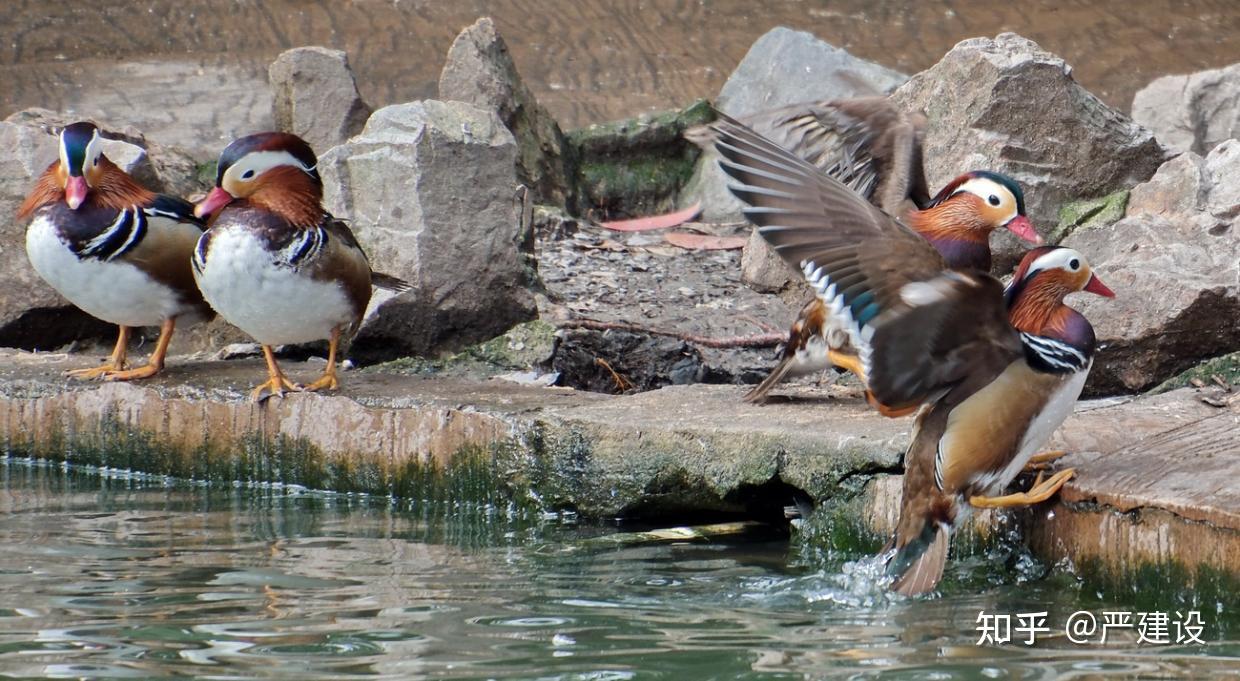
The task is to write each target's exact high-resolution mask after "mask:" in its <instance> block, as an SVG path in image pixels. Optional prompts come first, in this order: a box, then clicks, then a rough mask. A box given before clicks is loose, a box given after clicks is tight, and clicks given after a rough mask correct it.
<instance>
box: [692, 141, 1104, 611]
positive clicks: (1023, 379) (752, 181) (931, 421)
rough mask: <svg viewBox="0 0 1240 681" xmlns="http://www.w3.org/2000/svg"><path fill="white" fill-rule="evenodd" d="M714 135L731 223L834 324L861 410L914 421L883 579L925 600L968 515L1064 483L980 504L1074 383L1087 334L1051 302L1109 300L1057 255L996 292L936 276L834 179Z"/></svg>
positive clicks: (972, 281) (1032, 446)
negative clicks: (739, 208)
mask: <svg viewBox="0 0 1240 681" xmlns="http://www.w3.org/2000/svg"><path fill="white" fill-rule="evenodd" d="M713 126H714V128H715V131H716V133H717V134H718V140H717V142H716V147H717V148H718V149H719V152H720V154H721V155H722V157H723V160H721V161H720V165H721V166H722V167H723V169H724V171H725V172H726V173H727V174H728V175H730V176H731V177H732V178H733V179H735V180H737V181H738V182H740V185H739V186H735V185H734V186H733V187H732V191H733V193H735V194H736V195H737V197H739V198H740V199H741V200H742V201H744V202H745V203H747V204H749V206H750V207H749V208H747V209H746V211H745V215H746V217H748V218H749V219H750V220H751V221H752V222H753V223H754V224H756V225H757V226H758V231H759V233H760V234H761V235H762V236H763V238H765V239H766V240H767V241H768V242H770V243H771V245H772V246H773V247H774V248H775V250H776V251H777V252H778V253H779V254H780V255H781V256H782V257H783V258H784V259H785V260H787V261H788V262H790V263H793V264H795V265H797V266H798V267H800V268H801V269H802V271H804V272H805V273H806V277H807V279H808V280H809V282H810V285H811V286H812V287H813V288H814V290H815V291H816V293H817V294H818V295H819V296H820V297H821V298H822V299H823V300H824V301H825V302H826V303H827V305H828V306H829V309H830V310H831V311H832V313H833V314H834V315H835V316H836V317H837V318H839V319H841V320H842V321H843V322H844V323H845V325H846V329H845V330H846V332H847V334H848V338H849V341H850V343H851V344H852V346H853V347H855V348H857V350H858V361H859V364H860V366H861V369H862V371H863V375H864V376H865V377H866V378H867V380H868V385H869V390H870V393H871V395H872V396H873V398H874V399H875V400H876V401H877V402H878V403H880V404H882V405H886V406H888V407H889V408H894V409H919V413H918V417H917V421H916V424H915V426H914V429H913V439H912V443H911V444H910V446H909V449H908V451H907V452H906V454H905V457H904V464H905V471H906V472H905V476H904V493H903V500H902V502H901V511H900V520H899V523H898V524H897V529H896V533H895V537H894V538H893V540H892V545H891V548H894V549H895V552H894V554H893V555H892V557H891V558H890V560H889V562H888V572H889V574H891V575H892V576H893V577H894V578H895V580H894V582H893V584H892V588H893V589H895V590H896V591H898V592H900V593H904V594H917V593H924V592H926V591H929V590H931V589H933V588H934V587H935V585H937V584H938V581H939V579H940V578H941V577H942V574H943V567H944V565H945V563H946V560H947V547H948V542H949V537H950V534H951V529H952V528H953V527H954V526H955V524H956V523H957V522H958V521H959V520H960V518H961V517H962V516H963V514H964V513H966V512H967V510H968V508H969V506H970V505H972V506H979V507H1007V506H1018V505H1025V504H1031V503H1037V502H1039V501H1042V500H1044V499H1046V498H1049V497H1050V496H1051V495H1052V494H1054V493H1055V492H1056V491H1057V490H1058V489H1059V487H1060V486H1062V485H1063V483H1064V482H1066V481H1067V479H1068V478H1069V477H1071V475H1072V471H1071V470H1065V471H1062V472H1060V473H1058V474H1056V475H1055V476H1053V477H1052V478H1051V479H1049V480H1046V481H1042V480H1041V479H1040V478H1039V480H1038V481H1037V482H1036V483H1035V485H1034V488H1033V489H1031V490H1030V491H1029V492H1027V493H1021V494H1014V495H1009V496H1005V497H994V496H991V495H993V494H996V493H997V492H999V491H1000V490H1002V489H1004V488H1005V487H1006V486H1007V485H1008V484H1010V483H1011V482H1012V480H1013V479H1014V478H1015V477H1016V475H1017V474H1019V473H1020V472H1021V471H1022V470H1023V469H1024V467H1025V466H1026V464H1028V463H1029V462H1030V460H1031V459H1033V456H1034V453H1035V452H1036V451H1037V449H1038V447H1040V446H1041V445H1042V444H1043V443H1044V442H1045V441H1046V440H1047V438H1049V437H1050V435H1051V434H1052V433H1053V432H1054V431H1055V429H1057V428H1058V427H1059V425H1060V424H1061V423H1062V422H1063V420H1064V419H1065V418H1066V417H1067V415H1068V414H1069V413H1071V411H1072V405H1073V404H1074V403H1075V402H1076V399H1077V397H1078V396H1079V395H1080V392H1081V388H1082V387H1083V386H1084V384H1085V378H1086V377H1087V376H1088V374H1089V369H1090V366H1091V365H1092V357H1093V351H1094V345H1095V339H1094V332H1093V328H1092V327H1091V326H1090V325H1089V322H1088V321H1087V320H1086V319H1085V317H1084V316H1082V315H1081V314H1080V313H1078V312H1076V311H1075V310H1073V309H1072V308H1070V307H1068V306H1066V305H1064V303H1063V300H1064V297H1065V296H1067V295H1068V294H1069V293H1072V292H1075V291H1082V290H1084V291H1089V292H1091V293H1096V294H1098V295H1102V296H1107V297H1111V296H1113V295H1114V294H1113V293H1112V292H1111V291H1110V289H1108V288H1107V287H1106V286H1105V285H1103V283H1102V282H1101V280H1099V279H1098V277H1096V276H1094V275H1093V273H1092V272H1091V270H1090V268H1089V264H1088V263H1087V262H1086V261H1085V258H1084V257H1083V256H1082V255H1081V254H1080V253H1078V252H1076V251H1074V250H1072V249H1068V248H1062V247H1043V248H1037V249H1034V250H1033V251H1030V252H1029V253H1028V254H1026V255H1025V257H1024V259H1023V260H1022V262H1021V266H1020V267H1019V268H1018V269H1017V271H1016V275H1015V277H1014V278H1013V280H1012V283H1011V284H1010V285H1009V286H1008V287H1007V289H1006V290H1005V289H1004V287H1003V286H1002V285H1001V284H1000V283H999V281H998V280H997V279H995V278H994V277H991V276H990V275H989V274H985V273H983V272H979V271H976V270H954V269H950V268H948V266H947V263H946V261H945V259H944V257H943V256H942V255H941V254H940V253H939V252H938V251H937V250H935V248H934V247H933V246H931V245H930V243H929V242H927V241H926V240H925V239H924V238H922V236H921V235H920V234H918V233H917V232H915V231H913V230H912V229H910V228H908V227H907V226H905V225H904V224H902V223H900V222H899V221H897V220H895V219H893V218H892V217H891V216H889V215H887V214H886V213H883V212H882V211H880V210H878V209H877V208H875V207H874V206H872V205H870V204H869V203H868V202H866V201H865V200H864V199H862V198H861V197H860V196H858V195H857V194H856V193H855V192H854V191H852V190H851V189H849V188H848V187H846V186H844V185H843V184H841V183H840V182H838V181H836V180H834V179H832V178H830V177H827V176H826V175H824V174H822V173H821V172H819V171H818V170H817V169H816V168H814V167H813V166H811V165H809V164H807V163H806V162H804V161H802V160H800V159H798V158H797V157H795V156H793V155H792V154H790V153H788V152H787V151H786V150H784V149H783V148H781V147H779V146H777V145H775V144H773V143H771V142H770V141H768V140H766V139H765V138H763V137H761V136H759V135H757V134H755V133H754V132H752V131H751V130H749V129H748V128H745V127H744V126H743V125H741V124H739V123H737V122H735V121H732V120H730V119H727V118H723V119H721V120H720V121H718V122H716V123H714V124H713Z"/></svg>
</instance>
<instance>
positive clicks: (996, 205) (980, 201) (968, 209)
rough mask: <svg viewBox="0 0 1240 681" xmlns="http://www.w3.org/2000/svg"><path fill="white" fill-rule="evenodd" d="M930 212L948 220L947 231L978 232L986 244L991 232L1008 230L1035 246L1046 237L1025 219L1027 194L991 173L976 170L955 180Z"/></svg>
mask: <svg viewBox="0 0 1240 681" xmlns="http://www.w3.org/2000/svg"><path fill="white" fill-rule="evenodd" d="M930 205H931V207H930V208H928V209H927V212H929V213H931V214H933V215H935V216H941V217H942V218H944V219H943V220H941V222H942V224H944V225H952V226H953V227H950V228H948V227H945V228H943V231H953V230H961V231H965V232H978V233H979V234H978V236H980V238H981V239H982V240H985V239H986V238H987V237H988V236H989V235H990V232H992V231H994V230H995V229H998V228H1000V227H1006V228H1007V229H1008V230H1009V231H1011V232H1012V233H1013V234H1015V235H1016V236H1018V237H1020V238H1021V239H1024V240H1025V241H1028V242H1029V243H1032V244H1035V245H1036V244H1040V243H1042V237H1040V236H1038V233H1037V231H1036V230H1034V228H1033V224H1032V223H1031V222H1029V218H1028V217H1026V216H1025V194H1024V192H1023V191H1021V188H1020V185H1019V184H1017V183H1016V181H1015V180H1013V179H1012V178H1010V177H1008V176H1007V175H1002V174H1000V173H994V172H990V171H988V170H974V171H972V172H969V173H965V174H964V175H961V176H960V177H957V178H956V179H954V180H952V181H951V182H950V183H949V184H948V185H947V186H946V187H944V188H943V190H942V191H940V192H939V193H938V195H937V196H936V197H934V198H933V199H931V201H930Z"/></svg>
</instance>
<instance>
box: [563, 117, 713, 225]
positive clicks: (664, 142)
mask: <svg viewBox="0 0 1240 681" xmlns="http://www.w3.org/2000/svg"><path fill="white" fill-rule="evenodd" d="M713 118H714V110H713V109H712V108H711V106H710V104H709V103H708V102H706V101H705V100H698V101H697V102H695V103H694V104H692V105H690V106H689V107H687V108H685V109H681V110H679V111H668V112H663V113H658V114H652V115H647V116H639V117H637V118H633V119H628V120H623V121H616V122H611V123H601V124H596V125H591V126H589V127H586V128H581V129H579V130H574V131H572V132H570V133H569V134H568V139H569V143H570V145H571V146H572V147H573V148H574V149H575V153H576V157H577V159H578V168H577V185H578V191H579V195H580V201H581V206H580V208H581V210H583V211H590V212H592V213H593V214H594V216H595V217H596V218H598V219H614V218H618V217H632V216H636V215H647V214H651V213H657V212H661V211H666V210H669V209H671V208H672V207H673V206H674V204H675V202H676V199H677V198H678V195H679V193H680V190H681V188H682V187H683V186H684V185H685V183H686V182H688V181H689V178H690V177H692V175H693V166H694V163H695V162H696V161H697V158H698V155H699V154H700V151H699V150H698V148H697V147H696V146H694V145H693V144H691V143H690V142H688V141H687V140H685V139H684V131H685V130H686V129H688V128H690V127H693V126H695V125H700V124H702V123H707V122H710V121H711V120H713Z"/></svg>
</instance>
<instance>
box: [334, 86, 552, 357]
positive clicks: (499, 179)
mask: <svg viewBox="0 0 1240 681" xmlns="http://www.w3.org/2000/svg"><path fill="white" fill-rule="evenodd" d="M319 172H320V174H322V176H323V184H324V189H325V199H324V203H325V205H326V206H327V207H328V209H329V210H330V211H331V212H332V213H334V214H335V215H337V216H339V217H342V218H345V219H348V220H349V221H350V224H351V225H352V228H353V231H354V233H355V234H356V235H357V237H358V240H359V241H360V242H361V243H362V246H363V248H364V249H365V250H366V252H367V253H368V254H369V255H370V258H371V262H372V264H373V266H374V268H375V269H376V270H378V271H382V272H386V273H389V274H393V275H396V276H399V277H401V278H404V279H405V280H407V281H409V282H410V283H412V284H413V290H412V291H409V292H407V293H404V294H401V295H399V296H395V297H391V298H389V299H386V300H381V301H378V302H377V304H376V302H372V304H371V307H372V309H371V313H370V314H369V315H368V316H367V318H366V321H365V322H364V324H363V326H362V328H361V330H360V331H359V333H358V336H357V338H356V341H355V344H354V356H355V357H358V358H359V359H360V360H362V361H375V360H382V359H390V358H391V357H395V356H402V355H408V354H425V353H429V352H434V351H439V350H451V349H456V348H460V347H462V346H464V345H467V344H469V343H473V342H477V341H480V340H485V339H487V338H490V337H492V336H495V335H497V334H500V333H502V332H503V331H505V330H506V329H508V328H509V327H511V326H512V325H513V324H516V323H518V322H522V321H526V320H528V319H531V318H533V316H534V314H535V308H534V300H533V296H532V295H531V294H530V292H529V291H528V290H527V289H525V288H523V287H522V286H521V282H522V281H523V276H524V272H523V267H522V259H521V257H520V253H519V249H518V245H517V243H516V239H517V235H518V231H519V224H518V223H519V217H520V215H519V206H518V204H517V203H516V202H514V201H513V192H514V187H515V186H516V184H517V177H516V144H515V143H514V141H513V138H512V134H511V133H510V132H508V130H507V129H506V128H505V127H504V125H503V123H502V122H501V121H500V120H499V118H498V116H496V115H495V113H494V112H491V111H486V110H484V109H480V108H478V107H475V106H473V105H471V104H465V103H462V102H439V101H433V100H431V101H424V102H412V103H409V104H400V105H394V106H389V107H384V108H382V109H379V110H378V111H376V112H375V113H374V114H373V115H372V116H371V117H370V120H369V121H367V123H366V127H365V128H364V129H363V130H362V132H361V134H360V135H358V136H356V137H354V138H353V139H351V140H349V142H347V143H345V144H342V145H340V146H338V147H334V148H333V149H331V150H329V151H328V152H327V153H326V154H324V155H322V156H321V157H320V158H319ZM376 297H377V298H378V294H377V296H376Z"/></svg>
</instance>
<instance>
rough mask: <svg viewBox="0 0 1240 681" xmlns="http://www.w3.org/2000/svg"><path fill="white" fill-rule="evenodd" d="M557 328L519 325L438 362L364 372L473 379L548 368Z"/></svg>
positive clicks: (406, 361) (406, 360)
mask: <svg viewBox="0 0 1240 681" xmlns="http://www.w3.org/2000/svg"><path fill="white" fill-rule="evenodd" d="M555 332H556V328H555V326H554V325H552V324H549V323H547V322H544V321H541V320H534V321H532V322H525V323H523V324H518V325H516V326H514V327H512V328H511V329H509V330H508V331H506V332H505V333H504V334H503V335H500V336H496V337H495V338H492V339H491V340H488V341H485V342H482V343H479V344H477V345H471V346H470V347H468V348H465V349H464V350H462V351H460V352H457V353H454V354H451V355H447V356H445V357H438V358H426V357H402V358H400V359H396V360H392V361H390V362H384V363H383V364H376V365H374V366H370V367H367V368H366V369H364V371H366V372H370V373H391V374H402V375H406V376H429V375H443V376H470V377H475V378H486V377H489V376H495V375H497V374H501V373H507V372H510V371H523V370H529V369H535V368H538V367H541V366H544V365H546V364H547V362H549V361H550V360H551V353H552V350H553V349H554V346H555Z"/></svg>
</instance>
